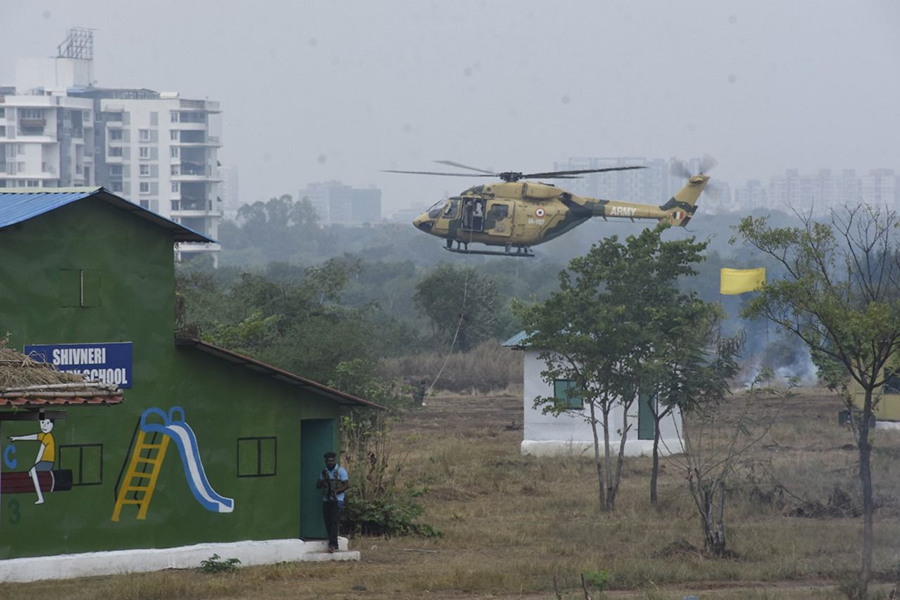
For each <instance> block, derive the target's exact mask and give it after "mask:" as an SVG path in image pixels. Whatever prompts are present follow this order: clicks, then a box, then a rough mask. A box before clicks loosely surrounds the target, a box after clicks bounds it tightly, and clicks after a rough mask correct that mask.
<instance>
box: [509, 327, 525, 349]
mask: <svg viewBox="0 0 900 600" xmlns="http://www.w3.org/2000/svg"><path fill="white" fill-rule="evenodd" d="M527 338H528V334H527V333H525V332H524V331H520V332H519V333H517V334H516V335H514V336H512V337H511V338H509V339H508V340H506V341H505V342H503V346H504V347H506V348H525V347H526V346H528V339H527Z"/></svg>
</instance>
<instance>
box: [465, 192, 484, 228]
mask: <svg viewBox="0 0 900 600" xmlns="http://www.w3.org/2000/svg"><path fill="white" fill-rule="evenodd" d="M484 211H485V201H484V199H483V198H463V206H462V223H460V227H459V228H460V229H461V230H463V231H474V232H477V233H481V232H482V231H484Z"/></svg>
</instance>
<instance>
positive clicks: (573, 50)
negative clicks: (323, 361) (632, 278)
mask: <svg viewBox="0 0 900 600" xmlns="http://www.w3.org/2000/svg"><path fill="white" fill-rule="evenodd" d="M0 13H2V15H3V19H4V22H6V23H10V24H14V26H12V27H8V28H7V29H5V30H4V35H3V36H2V39H0V81H9V80H11V79H12V77H13V70H14V59H15V57H17V56H46V55H48V54H50V53H51V52H52V51H54V50H55V49H56V46H57V44H58V43H59V41H60V40H61V39H62V38H63V37H64V34H65V31H66V30H67V29H68V28H69V27H71V26H74V25H86V26H90V27H94V28H96V29H97V31H96V40H97V42H96V46H97V50H96V62H97V70H98V73H100V74H102V77H100V78H99V85H110V84H112V85H115V86H121V87H135V88H136V87H148V88H150V89H156V90H160V91H167V90H179V91H181V92H182V93H183V94H184V95H185V96H186V97H190V98H206V97H208V98H212V99H216V100H217V101H220V102H221V107H222V110H223V114H224V115H225V118H224V128H225V130H226V131H227V132H228V135H227V144H226V145H225V146H224V147H223V149H222V153H221V160H222V161H223V163H227V164H234V165H238V166H239V168H240V169H241V180H240V181H241V183H240V185H241V195H242V197H243V198H244V199H245V200H247V201H255V200H260V199H267V198H270V197H273V196H277V195H280V194H283V193H291V192H292V191H293V192H296V190H297V188H298V185H299V186H302V185H303V184H304V182H310V181H330V180H341V181H343V182H345V183H346V184H347V185H350V186H353V187H357V188H365V187H368V186H369V185H375V186H376V187H378V188H380V189H382V190H383V193H384V202H385V208H386V210H387V211H392V210H396V209H398V208H400V207H405V206H409V205H416V206H421V207H427V206H429V205H431V204H433V203H434V202H435V201H437V200H438V199H440V198H441V197H442V196H444V195H445V194H446V195H450V194H456V193H458V192H459V191H460V190H462V189H465V188H466V187H468V185H469V184H470V181H469V180H467V179H465V178H459V179H458V180H452V181H451V180H447V179H438V178H427V177H419V178H415V177H404V176H399V175H391V174H385V173H381V172H380V171H381V170H382V169H409V170H428V169H429V168H434V167H435V165H433V164H432V162H431V161H433V160H439V159H450V160H456V161H459V162H463V163H465V164H471V165H474V166H478V167H483V168H494V169H495V170H521V171H537V170H546V169H549V168H551V166H552V164H553V163H554V162H560V161H565V160H567V158H568V157H570V156H659V157H670V156H678V157H682V158H684V157H690V156H700V155H703V154H704V153H709V154H711V155H713V156H715V157H716V158H717V159H718V160H719V162H720V164H719V167H718V168H717V169H716V171H715V173H714V177H716V178H719V179H722V180H725V181H728V182H730V183H732V185H734V184H737V183H738V182H741V181H744V180H748V179H760V180H766V179H767V178H768V177H770V176H771V175H773V174H775V173H779V172H781V171H783V170H784V169H786V168H796V169H799V170H800V171H801V172H810V171H813V170H815V169H818V168H820V167H830V168H832V169H844V168H853V169H856V170H857V172H866V171H868V169H875V168H892V167H896V165H898V164H900V145H898V144H897V143H896V141H897V139H900V123H897V121H896V119H893V118H892V117H891V116H892V115H893V114H894V112H895V111H896V109H895V108H894V107H893V98H894V97H896V92H897V83H896V81H895V80H894V78H892V77H890V74H891V73H895V72H896V71H897V61H898V57H900V37H898V36H897V35H896V33H895V32H896V31H897V30H898V29H900V5H898V4H897V3H894V2H889V1H886V0H876V1H873V2H870V3H865V4H862V5H860V6H858V7H855V8H854V10H853V12H852V18H848V14H847V10H846V6H845V5H844V4H843V3H841V2H837V1H836V0H827V1H824V2H816V3H812V2H797V3H780V2H775V1H762V2H757V3H752V4H734V3H721V2H714V1H711V0H698V2H696V3H693V4H692V5H691V9H690V10H686V9H685V7H684V6H682V5H679V4H677V3H668V2H647V3H640V4H636V5H635V4H633V3H621V2H602V3H579V2H563V3H562V5H557V4H555V3H554V4H553V5H550V4H549V3H543V2H539V1H533V0H524V1H521V2H507V1H503V0H501V1H498V2H480V1H478V0H463V1H461V2H455V3H430V4H429V3H416V2H408V1H402V0H386V1H385V2H383V3H378V5H374V4H371V3H365V2H355V1H350V2H345V3H339V4H333V3H288V2H278V1H275V0H272V1H270V2H267V3H265V5H264V7H263V8H262V9H260V8H259V7H257V6H256V5H254V4H251V3H227V4H225V5H220V4H211V3H208V2H196V3H194V2H192V3H181V2H174V1H171V0H160V1H158V2H153V3H144V4H133V3H125V4H123V3H119V2H112V1H105V0H87V1H86V2H80V3H68V2H63V1H61V0H46V1H44V2H41V3H30V2H23V1H19V0H8V1H7V2H5V3H4V4H3V7H2V9H0ZM173 15H178V18H173ZM124 24H127V26H126V25H124ZM548 38H552V39H564V40H566V43H561V44H553V43H547V39H548ZM511 39H515V40H516V43H515V45H514V49H513V46H511V45H510V44H509V40H511ZM863 57H864V58H863Z"/></svg>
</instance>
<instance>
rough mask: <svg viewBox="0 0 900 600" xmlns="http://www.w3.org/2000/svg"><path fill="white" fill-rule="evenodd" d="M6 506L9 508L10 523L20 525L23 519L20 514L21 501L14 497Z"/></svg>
mask: <svg viewBox="0 0 900 600" xmlns="http://www.w3.org/2000/svg"><path fill="white" fill-rule="evenodd" d="M6 507H7V509H9V524H10V525H18V524H19V521H21V520H22V515H21V514H19V501H18V500H16V499H12V500H10V501H9V504H7V505H6Z"/></svg>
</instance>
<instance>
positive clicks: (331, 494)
mask: <svg viewBox="0 0 900 600" xmlns="http://www.w3.org/2000/svg"><path fill="white" fill-rule="evenodd" d="M322 479H324V480H325V488H326V490H325V497H326V498H328V500H333V501H335V502H337V494H336V493H335V491H334V480H333V479H331V477H329V476H328V470H327V469H322Z"/></svg>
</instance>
